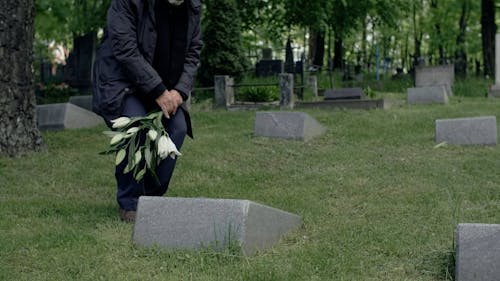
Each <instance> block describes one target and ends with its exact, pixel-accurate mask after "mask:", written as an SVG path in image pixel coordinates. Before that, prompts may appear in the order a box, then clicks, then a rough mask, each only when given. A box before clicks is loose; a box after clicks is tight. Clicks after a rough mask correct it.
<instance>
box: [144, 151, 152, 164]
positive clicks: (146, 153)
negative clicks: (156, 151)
mask: <svg viewBox="0 0 500 281" xmlns="http://www.w3.org/2000/svg"><path fill="white" fill-rule="evenodd" d="M144 160H145V161H146V166H147V167H148V168H150V169H151V164H152V162H151V151H150V150H149V148H148V147H146V149H145V150H144Z"/></svg>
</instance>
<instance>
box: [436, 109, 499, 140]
mask: <svg viewBox="0 0 500 281" xmlns="http://www.w3.org/2000/svg"><path fill="white" fill-rule="evenodd" d="M436 142H437V143H441V142H446V143H449V144H458V145H496V144H497V119H496V117H495V116H483V117H472V118H456V119H440V120H436Z"/></svg>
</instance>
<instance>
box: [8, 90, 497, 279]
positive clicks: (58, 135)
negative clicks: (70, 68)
mask: <svg viewBox="0 0 500 281" xmlns="http://www.w3.org/2000/svg"><path fill="white" fill-rule="evenodd" d="M391 97H392V98H401V99H402V98H403V95H402V94H392V95H391ZM499 109H500V100H495V99H484V98H467V97H465V98H453V99H452V100H451V102H450V104H449V105H446V106H442V105H430V106H408V105H402V106H399V107H394V108H392V109H390V110H385V111H383V110H372V111H357V110H352V111H348V110H334V111H326V110H323V111H320V110H309V111H306V112H308V113H309V114H310V115H311V116H313V117H314V118H316V119H317V120H318V121H319V122H321V123H322V124H324V125H325V126H326V128H327V133H326V134H325V135H324V136H322V137H319V138H316V139H314V140H312V141H310V142H306V143H304V142H299V141H283V140H277V139H266V138H262V137H255V136H254V135H253V125H254V118H255V112H248V111H245V112H226V111H212V110H207V108H206V106H205V107H204V109H203V110H202V109H201V107H199V106H197V105H196V104H195V105H194V108H193V114H192V115H193V116H192V119H193V125H194V128H195V140H187V141H186V143H185V145H184V147H183V156H182V157H181V158H180V160H179V162H178V166H177V169H176V171H175V173H174V177H173V179H172V183H171V187H170V191H169V193H168V194H167V195H168V196H173V197H210V198H239V199H249V200H253V201H256V202H259V203H262V204H266V205H269V206H272V207H276V208H279V209H283V210H286V211H289V212H292V213H296V214H299V215H300V216H302V217H303V220H304V226H303V227H302V228H301V229H299V230H297V231H295V232H293V233H290V234H289V235H288V236H286V237H285V238H284V239H283V240H282V241H281V242H280V243H279V244H277V245H276V246H275V247H273V248H272V249H269V250H267V251H264V252H262V253H259V254H257V255H255V256H251V257H242V256H239V255H236V254H234V252H232V251H230V250H228V251H226V252H222V253H213V252H210V251H208V250H207V251H201V252H184V251H167V250H159V249H138V248H135V247H133V246H132V243H131V233H132V226H131V225H129V224H124V223H122V222H120V221H119V220H118V217H117V207H116V203H115V197H114V196H115V195H114V193H115V187H114V185H115V183H114V178H113V157H112V156H101V155H98V152H99V151H101V150H103V149H104V148H105V146H106V143H107V141H108V139H107V137H106V136H104V135H102V134H101V131H102V130H104V128H103V127H101V128H95V129H85V130H67V131H61V132H46V133H44V134H43V137H44V140H45V143H46V147H47V149H46V151H44V152H41V153H36V154H31V155H28V156H26V157H22V158H17V159H10V158H0V280H270V281H271V280H283V281H285V280H286V281H289V280H300V281H303V280H451V272H452V271H453V254H454V250H453V238H454V230H455V227H456V225H457V223H459V222H480V223H499V222H500V204H498V202H499V201H500V189H499V184H500V174H499V173H498V171H499V170H500V150H499V149H498V148H497V147H482V146H472V147H463V146H445V147H439V148H434V147H435V145H436V144H435V142H434V140H433V138H434V120H435V119H440V118H455V117H468V116H479V115H496V116H497V117H499V116H500V115H499V112H500V111H499Z"/></svg>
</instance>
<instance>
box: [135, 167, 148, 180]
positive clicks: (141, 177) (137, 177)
mask: <svg viewBox="0 0 500 281" xmlns="http://www.w3.org/2000/svg"><path fill="white" fill-rule="evenodd" d="M145 174H146V167H144V169H142V170H140V171H139V172H138V173H137V174H136V175H135V180H136V181H140V180H142V179H143V178H144V175H145Z"/></svg>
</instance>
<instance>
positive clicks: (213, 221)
mask: <svg viewBox="0 0 500 281" xmlns="http://www.w3.org/2000/svg"><path fill="white" fill-rule="evenodd" d="M301 224H302V219H301V218H300V217H299V216H297V215H295V214H292V213H288V212H285V211H282V210H279V209H275V208H271V207H268V206H265V205H262V204H258V203H255V202H252V201H248V200H235V199H208V198H172V197H170V198H169V197H150V196H142V197H140V198H139V203H138V207H137V217H136V222H135V226H134V234H133V241H134V244H136V245H138V246H143V247H149V246H160V247H164V248H168V249H184V250H186V249H202V248H212V249H214V250H223V249H225V248H227V247H230V246H233V245H234V246H238V247H240V248H241V251H242V253H243V254H245V255H252V254H254V253H256V252H257V251H261V250H264V249H266V248H269V247H271V246H273V245H274V244H276V243H277V242H279V240H280V238H281V237H282V236H283V235H285V234H286V233H288V232H289V231H292V230H294V229H297V228H298V227H300V225H301Z"/></svg>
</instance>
